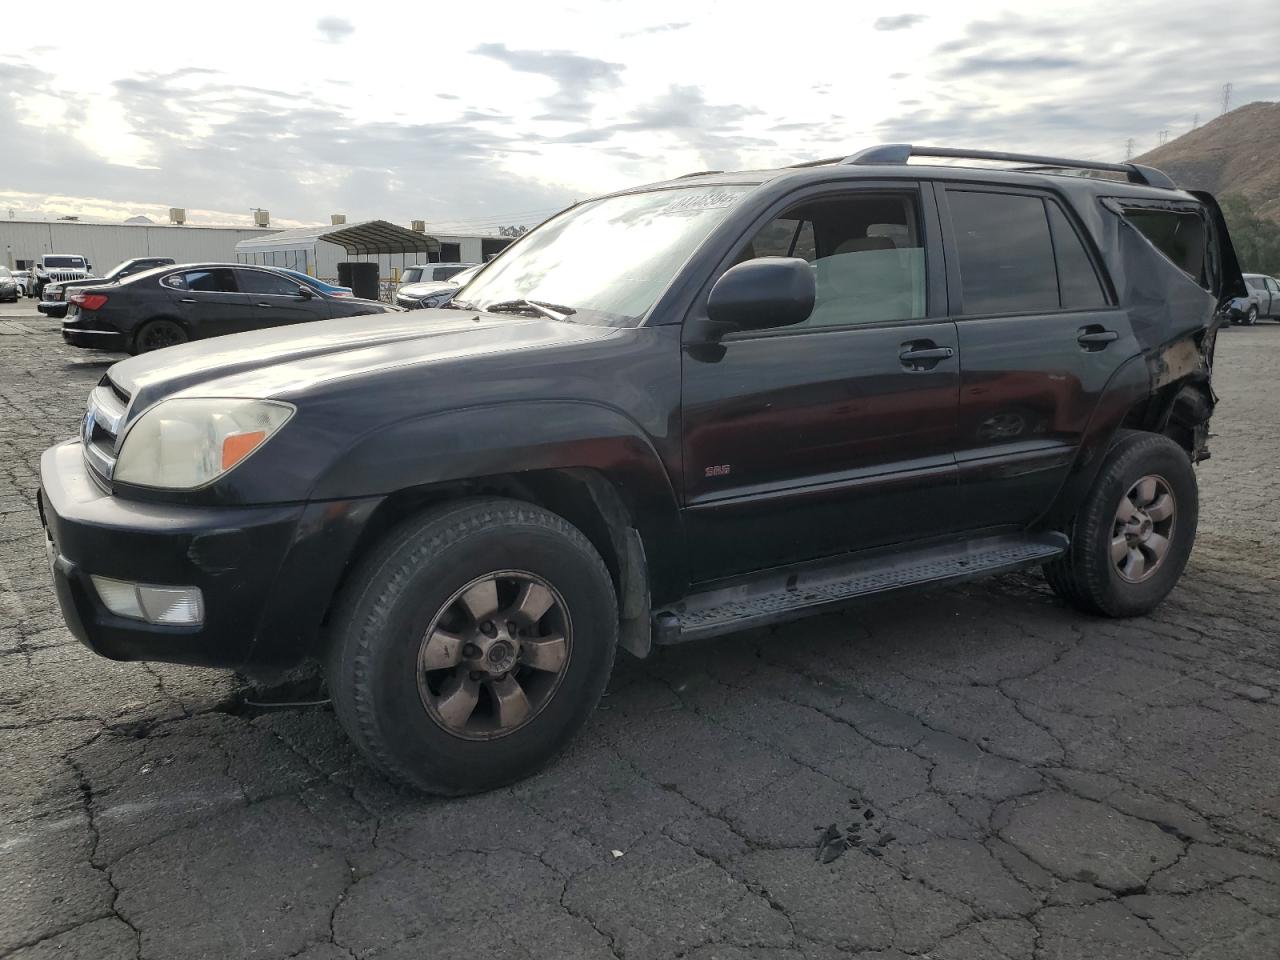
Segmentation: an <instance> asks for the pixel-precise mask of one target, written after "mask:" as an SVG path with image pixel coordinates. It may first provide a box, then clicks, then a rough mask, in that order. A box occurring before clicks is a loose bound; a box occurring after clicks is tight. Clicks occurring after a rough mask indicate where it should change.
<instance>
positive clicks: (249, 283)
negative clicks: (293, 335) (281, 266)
mask: <svg viewBox="0 0 1280 960" xmlns="http://www.w3.org/2000/svg"><path fill="white" fill-rule="evenodd" d="M236 284H237V286H239V288H240V294H241V296H242V297H243V299H244V305H245V310H246V311H247V313H248V315H249V316H250V317H252V318H253V320H252V322H253V329H255V330H256V329H261V328H263V327H283V326H286V325H288V324H291V323H306V322H308V321H311V320H327V319H328V318H329V307H328V304H327V303H326V302H325V300H324V298H323V297H318V296H310V297H309V296H305V295H303V292H302V286H301V284H299V283H298V282H297V281H295V280H293V279H291V278H290V277H286V276H284V275H283V274H280V273H275V272H274V271H271V270H255V269H253V268H251V267H242V268H239V269H237V270H236Z"/></svg>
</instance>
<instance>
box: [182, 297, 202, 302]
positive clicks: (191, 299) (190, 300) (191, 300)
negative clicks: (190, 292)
mask: <svg viewBox="0 0 1280 960" xmlns="http://www.w3.org/2000/svg"><path fill="white" fill-rule="evenodd" d="M178 302H179V303H199V302H200V301H199V300H197V299H196V298H195V297H183V298H182V299H181V300H179V301H178Z"/></svg>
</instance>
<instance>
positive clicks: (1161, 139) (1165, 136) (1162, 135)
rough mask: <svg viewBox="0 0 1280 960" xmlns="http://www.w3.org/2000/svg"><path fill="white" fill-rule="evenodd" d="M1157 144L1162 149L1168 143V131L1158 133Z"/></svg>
mask: <svg viewBox="0 0 1280 960" xmlns="http://www.w3.org/2000/svg"><path fill="white" fill-rule="evenodd" d="M1158 142H1159V145H1160V146H1162V147H1163V146H1164V145H1165V144H1166V143H1168V142H1169V131H1168V130H1161V131H1160V133H1159V141H1158Z"/></svg>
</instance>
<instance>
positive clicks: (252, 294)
mask: <svg viewBox="0 0 1280 960" xmlns="http://www.w3.org/2000/svg"><path fill="white" fill-rule="evenodd" d="M70 306H71V311H70V315H69V316H68V317H67V319H66V320H65V321H64V322H63V324H62V339H63V340H65V341H66V342H67V343H69V344H71V345H72V346H75V347H92V348H95V349H98V350H126V351H128V352H129V353H145V352H146V351H148V350H157V349H159V348H161V347H170V346H173V345H175V344H179V343H186V342H187V341H188V340H204V339H207V338H209V337H220V336H223V335H224V334H228V333H242V332H244V331H246V330H261V329H263V328H265V327H282V326H287V325H290V324H295V323H307V322H310V321H314V320H329V319H331V318H334V317H356V316H363V315H366V314H371V313H388V312H390V311H393V310H395V308H394V307H390V306H388V305H386V304H382V303H378V302H377V301H374V300H359V299H356V298H354V297H334V296H330V295H329V294H327V293H325V292H323V291H322V290H321V289H320V288H319V287H313V286H310V285H308V284H305V283H302V282H301V281H299V280H297V279H295V278H294V277H291V276H287V275H286V274H284V273H282V272H281V271H278V270H273V269H272V268H270V267H254V266H246V265H244V264H226V263H184V264H180V265H178V266H174V267H167V268H159V269H154V270H147V271H144V272H143V273H138V274H134V275H133V276H130V277H126V278H125V279H123V280H121V281H119V282H116V283H110V284H107V283H102V282H99V283H96V284H94V285H92V286H87V287H81V288H79V289H78V290H76V291H75V292H74V293H73V294H72V295H71V299H70Z"/></svg>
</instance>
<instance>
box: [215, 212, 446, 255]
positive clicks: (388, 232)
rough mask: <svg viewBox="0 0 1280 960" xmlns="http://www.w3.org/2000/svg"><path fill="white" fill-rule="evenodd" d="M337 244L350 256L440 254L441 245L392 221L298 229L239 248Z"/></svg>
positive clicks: (366, 221) (242, 245) (245, 243)
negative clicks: (317, 242)
mask: <svg viewBox="0 0 1280 960" xmlns="http://www.w3.org/2000/svg"><path fill="white" fill-rule="evenodd" d="M320 240H323V241H325V242H326V243H335V244H337V245H338V246H340V247H342V248H344V249H345V250H346V251H347V253H351V254H380V253H439V252H440V241H439V240H437V239H436V238H435V237H429V236H427V235H426V234H425V233H415V232H414V231H413V230H406V229H405V228H404V227H400V226H396V224H394V223H392V222H391V221H389V220H363V221H361V222H360V223H339V224H334V225H333V226H328V227H298V228H297V229H295V230H282V231H280V232H279V233H272V234H269V235H267V236H265V237H254V238H252V239H251V240H242V241H241V242H240V243H238V244H236V249H237V250H252V249H253V248H254V247H267V248H272V247H285V246H293V245H297V246H302V245H304V244H306V243H307V242H308V241H310V242H312V243H314V242H316V241H320Z"/></svg>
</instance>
